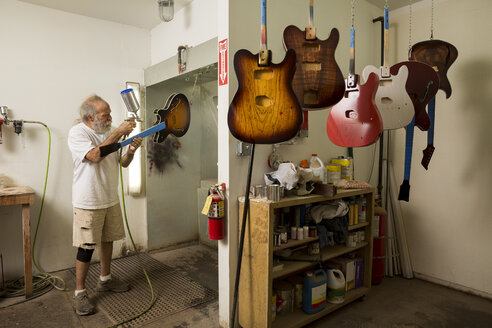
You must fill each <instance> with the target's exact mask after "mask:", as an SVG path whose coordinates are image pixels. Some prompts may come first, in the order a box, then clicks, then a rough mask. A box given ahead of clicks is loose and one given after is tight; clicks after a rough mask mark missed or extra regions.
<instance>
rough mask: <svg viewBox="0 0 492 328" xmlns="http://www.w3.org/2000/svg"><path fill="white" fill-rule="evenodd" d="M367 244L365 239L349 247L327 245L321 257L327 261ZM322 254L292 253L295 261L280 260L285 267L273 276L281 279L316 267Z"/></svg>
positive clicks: (322, 250)
mask: <svg viewBox="0 0 492 328" xmlns="http://www.w3.org/2000/svg"><path fill="white" fill-rule="evenodd" d="M367 245H368V243H367V242H365V241H364V242H361V243H359V244H358V245H357V246H356V247H347V246H345V245H335V246H327V247H325V248H323V249H321V252H320V255H321V259H322V261H327V260H329V259H332V258H335V257H337V256H341V255H344V254H347V253H350V252H353V251H355V250H358V249H360V248H363V247H365V246H367ZM320 255H292V256H291V258H292V259H293V261H288V260H280V263H282V264H283V265H284V268H283V269H282V270H279V271H275V272H273V274H272V278H273V279H279V278H282V277H285V276H288V275H290V274H292V273H295V272H298V271H302V270H305V269H308V268H310V267H315V266H316V265H318V263H319V261H318V259H319V257H320ZM303 260H305V261H303Z"/></svg>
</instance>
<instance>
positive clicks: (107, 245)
mask: <svg viewBox="0 0 492 328" xmlns="http://www.w3.org/2000/svg"><path fill="white" fill-rule="evenodd" d="M98 252H99V259H100V261H101V277H100V279H99V282H98V283H97V287H96V289H97V291H100V292H106V291H111V292H117V293H121V292H126V291H127V290H129V289H130V285H129V284H127V283H126V282H123V281H120V280H119V279H117V278H116V277H113V276H111V257H112V255H113V242H112V241H109V242H102V243H101V245H99V248H98Z"/></svg>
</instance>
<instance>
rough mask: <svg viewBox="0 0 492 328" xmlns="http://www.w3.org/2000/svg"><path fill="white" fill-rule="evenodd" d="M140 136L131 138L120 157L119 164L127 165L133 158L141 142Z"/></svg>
mask: <svg viewBox="0 0 492 328" xmlns="http://www.w3.org/2000/svg"><path fill="white" fill-rule="evenodd" d="M142 140H143V139H142V138H135V139H133V141H132V143H131V144H130V145H129V146H128V150H127V152H126V154H125V155H124V156H123V157H122V158H121V166H123V167H128V165H130V163H131V162H132V160H133V156H134V155H135V152H136V151H137V149H138V147H140V145H141V144H142Z"/></svg>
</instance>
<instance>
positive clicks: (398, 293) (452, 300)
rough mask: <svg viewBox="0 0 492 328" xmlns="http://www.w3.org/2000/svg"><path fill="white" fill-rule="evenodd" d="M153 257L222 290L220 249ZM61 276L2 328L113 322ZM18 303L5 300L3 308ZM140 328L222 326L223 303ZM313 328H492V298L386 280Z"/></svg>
mask: <svg viewBox="0 0 492 328" xmlns="http://www.w3.org/2000/svg"><path fill="white" fill-rule="evenodd" d="M151 256H153V257H154V258H155V259H157V260H159V261H161V262H163V263H164V264H166V265H169V266H171V267H174V268H176V269H178V270H180V271H182V272H184V273H186V274H187V275H189V276H190V277H191V278H193V279H194V280H196V281H198V282H200V283H201V284H202V285H204V286H206V287H208V288H211V289H214V290H217V289H218V279H217V251H215V250H213V249H211V248H208V247H206V246H201V245H188V246H187V247H184V248H179V249H174V250H167V251H165V252H152V253H151ZM57 274H58V275H60V276H62V277H63V278H64V279H65V281H66V283H67V288H68V290H67V291H64V292H60V291H55V290H52V291H50V292H48V293H46V294H45V295H42V296H40V297H38V298H36V299H32V300H30V301H27V302H24V303H21V304H17V305H15V306H12V307H8V308H5V309H0V327H2V328H3V327H9V328H10V327H26V328H30V327H33V328H34V327H36V328H38V327H50V328H61V327H63V328H66V327H76V328H100V327H107V326H109V325H110V324H111V321H110V320H109V319H108V318H107V317H106V315H105V314H104V313H103V312H102V311H100V312H97V313H96V314H94V315H92V316H87V317H79V316H77V315H76V314H75V313H74V310H73V307H72V295H73V288H74V279H73V275H72V274H71V273H70V272H69V271H68V270H65V271H61V272H58V273H57ZM12 301H14V299H1V298H0V306H3V305H6V304H7V302H12ZM151 311H152V310H151ZM140 327H144V328H158V327H170V328H171V327H172V328H198V327H200V328H209V327H218V302H217V300H214V301H211V302H208V303H205V304H202V305H200V306H197V307H194V308H190V309H187V310H185V311H182V312H179V313H177V314H174V315H171V316H168V317H166V318H165V319H164V320H161V321H156V322H153V323H149V324H145V325H143V326H140ZM309 327H314V328H321V327H342V328H343V327H361V328H362V327H364V328H366V327H367V328H373V327H374V328H375V327H392V328H417V327H429V328H436V327H445V328H448V327H450V328H453V327H492V300H488V299H483V298H480V297H477V296H473V295H468V294H465V293H462V292H459V291H455V290H452V289H449V288H445V287H442V286H439V285H435V284H432V283H428V282H425V281H422V280H418V279H413V280H406V279H403V278H398V277H395V278H384V280H383V283H382V284H381V285H378V286H373V288H372V289H371V292H370V293H369V295H368V296H367V297H366V298H365V300H363V301H355V302H353V303H351V304H350V305H348V306H346V307H344V308H342V309H340V310H338V311H336V312H334V313H332V314H330V315H329V316H327V317H325V318H322V319H320V320H318V321H316V322H313V323H312V324H310V325H309ZM259 328H261V327H259Z"/></svg>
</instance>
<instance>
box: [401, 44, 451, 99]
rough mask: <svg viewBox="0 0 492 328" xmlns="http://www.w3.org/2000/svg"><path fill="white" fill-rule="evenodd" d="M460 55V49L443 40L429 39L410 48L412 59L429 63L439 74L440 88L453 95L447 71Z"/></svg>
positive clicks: (448, 94)
mask: <svg viewBox="0 0 492 328" xmlns="http://www.w3.org/2000/svg"><path fill="white" fill-rule="evenodd" d="M457 57H458V49H456V47H455V46H453V45H452V44H451V43H448V42H446V41H441V40H427V41H422V42H418V43H416V44H414V45H413V46H412V48H411V49H410V55H409V59H410V60H416V61H418V62H421V63H424V64H427V65H429V66H431V67H432V68H434V70H436V72H437V75H438V76H439V89H441V90H442V91H444V92H445V93H446V98H449V97H451V91H452V90H451V84H450V83H449V80H448V77H447V72H448V69H449V67H450V66H451V65H452V64H453V63H454V61H455V60H456V58H457Z"/></svg>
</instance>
